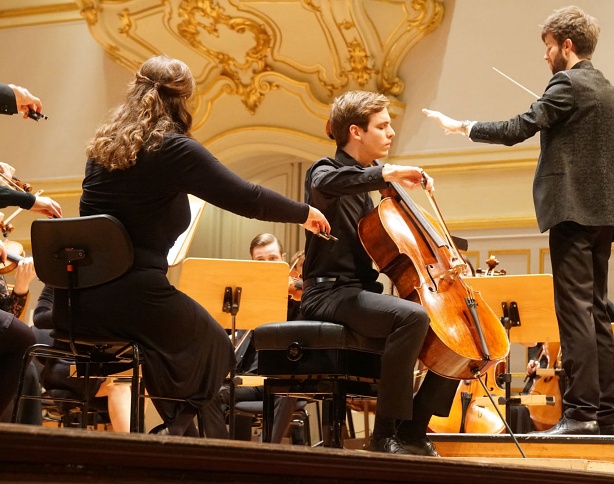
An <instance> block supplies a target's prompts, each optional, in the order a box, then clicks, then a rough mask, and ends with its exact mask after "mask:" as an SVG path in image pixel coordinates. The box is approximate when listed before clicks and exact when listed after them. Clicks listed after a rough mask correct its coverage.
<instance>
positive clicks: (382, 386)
mask: <svg viewBox="0 0 614 484" xmlns="http://www.w3.org/2000/svg"><path fill="white" fill-rule="evenodd" d="M330 298H331V299H334V301H338V303H337V305H336V308H335V310H334V313H333V317H332V321H333V322H336V323H341V324H343V325H345V326H347V327H348V328H350V329H351V330H352V331H355V332H356V333H359V334H361V335H364V336H367V337H370V338H378V339H386V345H385V349H384V354H383V356H382V371H381V375H380V382H379V393H378V396H377V413H378V414H379V415H382V416H385V417H388V418H394V419H400V420H411V419H412V416H413V417H414V418H416V417H418V416H419V418H420V419H421V420H426V421H428V419H429V418H430V416H431V415H433V414H435V415H439V416H442V417H445V416H447V415H448V413H449V411H450V407H451V406H452V401H453V399H454V395H455V393H456V389H457V388H458V380H451V379H448V378H444V377H441V376H439V375H436V374H434V373H432V372H430V371H429V372H428V374H427V376H426V378H425V379H424V381H423V382H422V385H421V386H420V389H419V390H418V393H417V394H416V396H415V397H414V395H413V388H414V368H415V365H416V361H417V359H418V355H419V354H420V351H421V349H422V346H423V344H424V338H425V336H426V333H427V330H428V327H429V317H428V315H427V313H426V311H425V309H424V308H423V307H422V306H421V305H419V304H416V303H413V302H410V301H406V300H404V299H401V298H398V297H393V296H387V295H382V294H378V293H374V292H369V291H366V290H363V289H360V288H357V287H346V288H335V290H334V291H333V294H331V295H330ZM330 304H334V302H333V301H331V300H330V299H329V300H328V301H327V305H329V307H330ZM316 312H317V310H316ZM306 316H307V317H308V318H310V319H313V318H316V319H321V317H322V316H323V315H317V314H306ZM323 319H324V320H327V318H326V317H325V318H323Z"/></svg>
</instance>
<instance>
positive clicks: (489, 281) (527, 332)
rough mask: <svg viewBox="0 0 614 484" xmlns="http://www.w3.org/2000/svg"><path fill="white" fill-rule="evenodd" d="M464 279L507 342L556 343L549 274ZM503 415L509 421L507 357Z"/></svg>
mask: <svg viewBox="0 0 614 484" xmlns="http://www.w3.org/2000/svg"><path fill="white" fill-rule="evenodd" d="M464 280H465V281H466V282H467V284H468V285H469V286H471V287H472V288H473V289H474V290H475V291H476V292H479V293H480V294H481V296H482V299H484V301H485V302H486V303H487V304H488V305H489V306H490V307H491V309H492V310H493V311H494V312H495V314H497V315H498V316H499V319H500V320H501V323H502V324H503V325H504V326H505V328H506V330H507V334H508V339H509V340H510V342H511V343H522V344H525V345H527V344H530V343H538V342H542V343H545V342H549V341H553V342H554V341H559V340H560V337H559V327H558V323H557V319H556V313H555V310H554V286H553V282H552V275H550V274H526V275H518V276H508V275H504V276H492V277H466V278H464ZM506 369H507V371H506V373H505V374H504V375H503V377H504V381H505V414H506V420H507V421H508V422H509V421H511V407H510V403H511V383H512V382H511V373H510V371H509V370H510V355H509V354H508V356H507V358H506Z"/></svg>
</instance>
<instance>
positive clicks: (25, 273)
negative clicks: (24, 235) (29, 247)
mask: <svg viewBox="0 0 614 484" xmlns="http://www.w3.org/2000/svg"><path fill="white" fill-rule="evenodd" d="M35 278H36V271H35V270H34V261H33V260H32V257H26V258H25V259H23V260H21V261H19V264H18V265H17V271H16V272H15V286H14V287H13V292H14V293H15V294H17V295H20V296H23V295H24V294H27V293H28V291H29V290H30V283H31V282H32V281H33V280H34V279H35Z"/></svg>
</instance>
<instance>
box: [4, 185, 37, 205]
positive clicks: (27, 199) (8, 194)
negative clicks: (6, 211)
mask: <svg viewBox="0 0 614 484" xmlns="http://www.w3.org/2000/svg"><path fill="white" fill-rule="evenodd" d="M34 202H36V197H35V196H34V195H32V194H31V193H26V192H20V191H17V190H13V189H12V188H8V187H2V186H0V208H4V207H20V208H23V209H25V210H30V209H31V208H32V205H34Z"/></svg>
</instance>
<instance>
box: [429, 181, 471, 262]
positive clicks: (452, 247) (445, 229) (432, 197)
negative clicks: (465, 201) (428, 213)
mask: <svg viewBox="0 0 614 484" xmlns="http://www.w3.org/2000/svg"><path fill="white" fill-rule="evenodd" d="M426 194H427V198H428V199H429V202H430V203H431V206H432V207H433V210H434V212H435V216H436V217H437V220H438V221H439V224H440V225H441V228H442V230H443V232H444V236H445V238H446V240H447V241H448V244H449V247H450V250H451V252H452V256H453V259H452V260H453V261H454V259H456V260H457V261H462V266H463V272H464V271H465V270H466V269H467V263H466V262H465V259H464V258H463V257H461V256H460V254H459V252H458V248H457V247H456V244H455V243H454V239H452V236H451V235H450V231H449V230H448V226H447V225H446V223H445V222H444V220H443V216H442V215H441V211H440V210H439V206H438V205H437V201H436V200H435V195H433V194H432V193H430V192H426ZM455 267H457V266H455Z"/></svg>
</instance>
